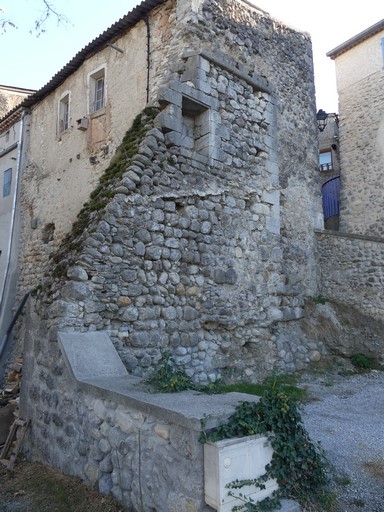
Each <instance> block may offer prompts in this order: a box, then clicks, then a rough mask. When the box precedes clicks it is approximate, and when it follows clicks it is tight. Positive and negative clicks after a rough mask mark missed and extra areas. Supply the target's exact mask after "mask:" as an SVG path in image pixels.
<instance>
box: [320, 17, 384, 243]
mask: <svg viewBox="0 0 384 512" xmlns="http://www.w3.org/2000/svg"><path fill="white" fill-rule="evenodd" d="M383 37H384V20H381V21H379V22H378V23H376V24H375V25H373V26H372V27H369V28H367V29H366V30H364V31H363V32H361V33H360V34H357V35H356V36H354V37H353V38H351V39H349V40H348V41H346V42H345V43H342V44H341V45H339V46H338V47H337V48H334V49H333V50H331V51H330V52H328V54H327V55H328V56H329V57H330V58H332V59H333V60H334V61H335V68H336V79H337V89H338V95H339V114H340V155H341V168H342V180H341V208H340V229H341V230H342V231H345V232H351V233H355V234H361V235H369V236H376V237H383V235H384V231H383V229H384V227H383V215H384V210H383V193H382V180H383V162H384V142H383V126H384V93H383V80H384V71H383V58H384V57H383Z"/></svg>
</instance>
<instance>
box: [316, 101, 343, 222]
mask: <svg viewBox="0 0 384 512" xmlns="http://www.w3.org/2000/svg"><path fill="white" fill-rule="evenodd" d="M317 124H318V128H319V172H320V177H321V187H322V199H323V214H324V227H325V228H326V229H332V230H336V231H337V230H338V229H339V210H340V206H339V203H340V146H339V116H338V115H337V114H336V113H335V112H333V113H326V112H325V111H324V110H321V109H320V110H319V111H318V113H317Z"/></svg>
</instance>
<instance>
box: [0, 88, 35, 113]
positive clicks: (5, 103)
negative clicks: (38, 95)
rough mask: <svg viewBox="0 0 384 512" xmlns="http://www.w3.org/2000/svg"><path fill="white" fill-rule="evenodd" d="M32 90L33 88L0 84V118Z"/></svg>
mask: <svg viewBox="0 0 384 512" xmlns="http://www.w3.org/2000/svg"><path fill="white" fill-rule="evenodd" d="M33 92H35V91H34V90H33V89H23V88H21V87H12V86H9V85H0V119H1V118H2V117H3V116H5V115H6V114H7V113H8V112H10V111H11V110H12V109H14V108H15V107H16V106H17V105H19V104H20V103H21V102H22V101H23V100H24V99H25V98H26V97H28V96H29V95H30V94H32V93H33Z"/></svg>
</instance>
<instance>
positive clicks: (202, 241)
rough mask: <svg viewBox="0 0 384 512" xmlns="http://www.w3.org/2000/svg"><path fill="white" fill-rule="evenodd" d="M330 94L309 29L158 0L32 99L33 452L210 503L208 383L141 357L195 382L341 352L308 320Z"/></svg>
mask: <svg viewBox="0 0 384 512" xmlns="http://www.w3.org/2000/svg"><path fill="white" fill-rule="evenodd" d="M314 97H315V96H314V82H313V65H312V53H311V42H310V38H309V36H308V34H306V33H300V32H297V31H296V30H293V29H291V28H289V27H287V26H285V25H284V24H282V23H281V22H279V21H277V20H275V19H272V18H271V17H270V16H269V15H268V14H267V13H265V12H263V11H261V10H259V9H258V8H257V7H255V6H251V5H250V4H248V3H247V2H243V1H239V0H220V1H216V0H206V1H201V2H196V1H193V2H190V1H188V0H178V1H175V0H167V1H165V2H163V1H153V0H150V1H145V2H143V3H142V4H141V5H140V6H139V7H137V8H135V9H134V10H133V11H132V12H131V13H129V14H128V15H127V16H125V17H124V18H122V19H121V20H119V21H118V22H117V23H116V24H115V25H113V26H112V27H111V28H110V29H108V30H107V31H106V32H104V33H103V34H101V35H100V36H99V37H98V38H96V39H95V40H94V41H93V42H92V43H90V44H89V45H88V46H87V47H85V48H84V49H83V50H81V51H80V52H79V53H78V54H77V55H76V56H75V57H74V58H73V59H72V61H70V62H69V63H68V65H67V66H65V67H64V68H63V69H62V70H61V71H60V72H59V73H57V74H56V75H55V76H54V77H53V78H52V80H51V81H50V82H49V83H48V84H47V85H46V86H45V87H44V88H43V89H41V90H40V91H37V92H36V93H35V94H34V95H32V97H31V98H28V100H25V101H24V103H23V106H22V108H23V109H24V110H25V111H27V109H28V112H29V111H30V114H28V116H29V115H30V118H29V134H28V144H27V146H26V155H25V159H26V160H25V163H24V165H23V169H22V179H21V182H20V195H19V201H18V205H19V208H20V210H19V211H20V217H21V221H20V247H21V249H20V258H19V295H20V296H22V295H23V293H25V291H27V290H30V289H34V293H33V296H31V298H30V300H29V302H28V309H27V311H26V314H25V319H24V321H23V323H22V325H21V327H19V335H18V340H19V341H20V342H21V341H23V342H24V377H23V390H22V397H21V414H22V415H23V417H24V418H26V419H29V420H31V427H30V430H29V433H28V435H27V439H26V450H27V453H28V454H29V456H31V457H34V458H36V459H44V460H45V461H47V462H49V463H50V464H52V465H54V466H56V467H58V468H59V469H61V470H62V471H65V472H68V473H72V474H76V475H79V476H80V477H81V478H83V479H84V480H86V481H87V482H89V483H91V484H92V485H97V486H98V487H99V489H100V490H102V492H112V493H113V494H114V495H115V496H116V497H117V498H118V499H120V500H121V501H122V502H123V503H124V504H125V505H127V506H132V507H133V508H134V509H135V510H143V509H145V510H157V511H164V512H165V511H167V512H170V511H176V510H177V511H180V510H198V511H203V510H204V511H208V510H210V508H209V507H207V506H205V505H204V496H203V494H204V493H203V483H202V473H203V472H202V447H201V446H199V445H198V443H197V438H198V431H199V429H200V422H199V419H200V418H201V414H202V413H203V412H204V408H203V407H201V408H200V409H199V411H198V414H196V415H193V414H191V413H190V410H189V409H190V404H191V402H194V403H198V400H201V399H198V398H196V397H191V396H190V395H188V397H187V398H185V396H184V397H183V396H181V397H179V398H172V400H171V402H170V401H169V400H168V401H167V402H166V403H165V404H164V402H161V403H160V398H148V397H144V395H143V394H140V393H139V392H138V391H137V389H135V388H134V387H132V386H129V383H130V382H131V381H130V380H129V374H130V375H131V376H132V375H133V376H138V377H139V376H142V375H145V374H146V372H147V371H148V369H150V368H151V367H152V366H153V365H155V364H156V363H157V362H158V361H159V359H160V357H161V355H162V354H164V353H166V352H170V353H171V354H172V356H173V358H174V359H175V361H176V363H177V364H179V365H183V367H184V368H185V369H186V372H187V374H188V375H189V376H190V377H191V378H192V379H193V381H194V382H196V383H201V384H204V383H208V382H214V381H215V380H216V379H217V378H219V377H226V378H231V379H239V378H242V379H244V378H246V379H251V380H256V379H259V378H261V377H263V376H264V375H266V374H267V373H270V372H272V371H274V370H277V371H278V370H283V371H293V370H295V369H299V368H303V367H305V366H306V365H308V364H309V363H310V362H311V360H318V359H319V358H320V357H321V354H322V353H324V351H325V348H324V343H323V339H322V338H321V336H317V337H316V336H312V335H311V332H310V329H309V330H308V329H307V330H305V329H300V328H299V325H301V323H302V321H303V320H305V303H306V300H307V298H308V297H311V296H315V295H317V294H318V291H319V284H320V277H319V274H318V267H317V261H316V234H315V229H322V228H323V221H322V209H321V194H320V179H319V171H318V151H317V126H316V116H315V102H314ZM10 115H13V113H11V114H9V116H10ZM9 116H7V117H6V118H3V120H2V121H1V123H0V130H4V127H5V123H6V122H7V120H9V119H10V117H9ZM95 347H96V348H97V349H98V350H99V349H100V350H99V352H98V353H99V354H102V357H104V355H105V360H103V361H101V362H100V356H98V355H97V354H95V350H94V349H95ZM108 354H109V355H110V354H114V355H113V356H111V357H109V355H108ZM117 354H118V357H117ZM107 356H108V357H107ZM79 362H81V364H80V363H79ZM100 368H101V369H100ZM127 372H129V374H128V373H127ZM138 393H139V394H138ZM183 400H184V402H182V401H183ZM210 400H211V399H210ZM217 400H220V399H217ZM211 402H212V400H211ZM205 403H206V402H205ZM186 404H187V406H186ZM206 409H207V407H206ZM206 409H205V410H206ZM213 410H214V408H213V407H212V410H211V411H210V412H212V411H213ZM199 415H200V416H199ZM47 440H49V442H47ZM138 458H139V459H138ZM164 460H167V461H168V463H169V467H170V468H172V469H170V470H169V472H168V473H167V474H165V472H164V467H163V466H164ZM138 467H140V468H142V470H140V471H138V470H137V468H138ZM154 482H156V483H157V485H155V484H154ZM170 490H171V491H170Z"/></svg>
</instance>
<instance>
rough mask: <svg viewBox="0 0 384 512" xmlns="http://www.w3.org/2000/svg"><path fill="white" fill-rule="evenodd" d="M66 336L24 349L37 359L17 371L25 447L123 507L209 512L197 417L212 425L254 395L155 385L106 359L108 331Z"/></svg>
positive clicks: (163, 511) (108, 355)
mask: <svg viewBox="0 0 384 512" xmlns="http://www.w3.org/2000/svg"><path fill="white" fill-rule="evenodd" d="M41 335H42V336H44V330H43V329H42V330H41ZM63 337H64V335H63ZM66 338H67V339H68V338H69V342H68V343H67V345H66V340H62V343H61V344H60V348H59V346H58V343H49V344H48V345H45V347H44V353H43V352H41V351H40V348H41V346H40V344H39V343H38V342H37V340H36V341H35V343H34V344H33V345H32V344H31V345H30V346H29V349H28V351H27V352H26V353H25V355H24V357H25V361H28V360H29V358H30V357H32V358H34V359H36V360H37V361H38V363H39V370H38V372H36V373H35V374H34V375H33V377H34V378H33V379H30V378H29V379H28V380H26V377H27V376H28V377H31V375H28V374H27V375H24V377H23V378H24V381H23V390H22V401H21V411H20V412H21V414H22V417H24V418H25V417H28V418H29V419H30V420H31V425H30V428H29V429H28V431H27V437H26V439H25V441H24V448H25V453H26V455H27V456H28V457H32V458H33V459H35V460H40V461H43V462H44V463H49V464H51V465H53V466H54V467H56V468H59V469H60V470H61V471H63V472H65V473H67V474H72V475H76V476H79V477H81V478H82V479H83V480H84V481H85V482H86V483H87V484H88V485H91V486H92V487H94V488H96V489H98V490H99V491H100V492H101V493H103V494H105V493H111V494H113V495H114V496H115V497H116V499H118V500H119V501H120V502H121V503H122V504H123V505H124V506H125V507H127V509H128V510H135V511H141V510H145V511H146V512H147V511H148V512H150V511H153V512H184V511H189V512H209V511H212V509H211V507H209V506H207V505H205V503H204V457H203V444H201V443H200V442H199V437H200V434H201V428H202V427H201V425H202V424H201V420H203V418H204V417H206V420H205V423H206V427H205V428H207V429H210V428H213V427H216V426H218V425H219V424H221V423H223V422H224V421H226V419H227V418H228V416H229V415H230V414H232V413H233V411H234V408H235V407H236V405H237V404H238V403H239V401H241V400H246V399H247V400H250V401H257V400H258V399H257V397H254V396H253V397H252V396H248V395H244V394H241V393H229V394H227V395H204V394H198V393H197V392H196V391H185V392H182V393H177V394H175V393H169V394H159V393H157V394H151V393H148V391H147V390H146V387H145V384H144V383H142V382H140V381H139V380H138V379H135V378H132V377H130V376H128V374H124V371H125V372H126V370H125V369H124V368H123V371H121V369H119V368H118V365H116V366H115V365H113V363H111V353H110V351H111V350H113V347H112V345H111V347H112V349H111V348H110V347H109V346H108V336H106V335H105V333H99V337H97V336H94V337H92V333H91V335H89V333H87V334H85V335H83V336H82V335H80V336H79V335H78V334H77V333H74V334H70V335H66ZM109 343H110V342H109ZM68 345H70V347H69V348H68ZM90 345H91V346H92V347H94V348H93V349H92V348H91V349H90V348H89V347H90ZM82 347H86V348H85V349H84V348H83V349H82ZM96 347H97V348H96ZM71 350H72V351H73V352H72V356H73V357H72V358H71V354H70V353H69V352H71ZM100 352H102V354H103V356H102V358H101V357H100ZM68 355H69V359H67V357H68ZM112 356H113V354H112ZM81 359H83V360H84V362H85V363H86V364H85V366H84V367H82V369H81V368H79V367H80V366H81V364H79V360H81ZM106 359H107V360H108V363H107V364H106V362H105V360H106ZM117 362H118V361H117ZM52 363H53V364H52ZM120 364H121V362H120ZM76 366H77V368H76ZM27 368H28V369H30V368H31V366H30V365H27ZM109 372H111V373H109ZM52 448H53V449H52Z"/></svg>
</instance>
